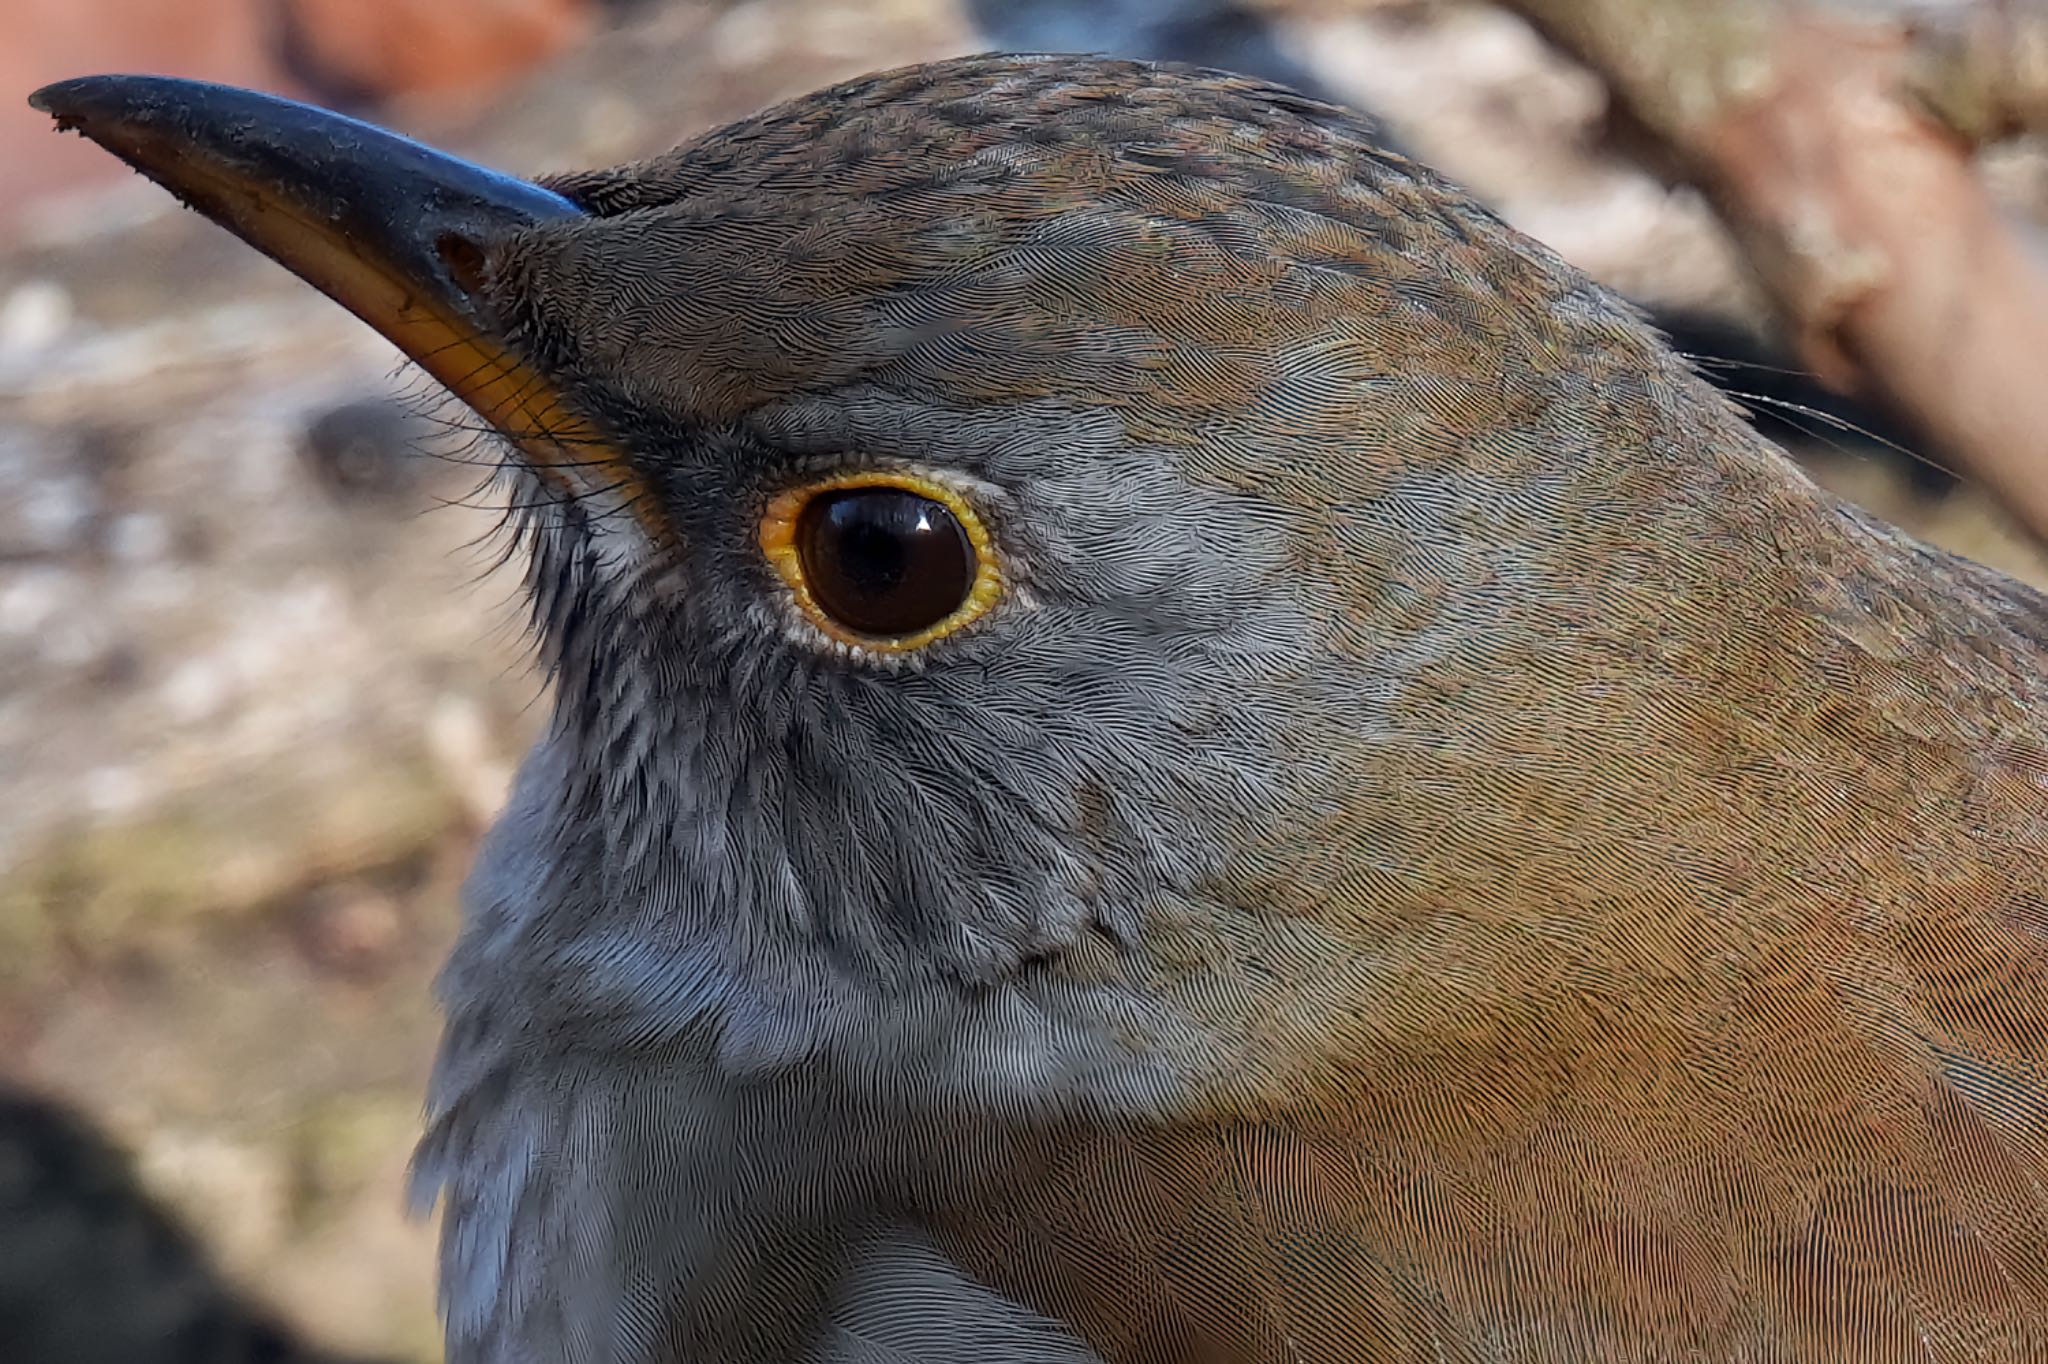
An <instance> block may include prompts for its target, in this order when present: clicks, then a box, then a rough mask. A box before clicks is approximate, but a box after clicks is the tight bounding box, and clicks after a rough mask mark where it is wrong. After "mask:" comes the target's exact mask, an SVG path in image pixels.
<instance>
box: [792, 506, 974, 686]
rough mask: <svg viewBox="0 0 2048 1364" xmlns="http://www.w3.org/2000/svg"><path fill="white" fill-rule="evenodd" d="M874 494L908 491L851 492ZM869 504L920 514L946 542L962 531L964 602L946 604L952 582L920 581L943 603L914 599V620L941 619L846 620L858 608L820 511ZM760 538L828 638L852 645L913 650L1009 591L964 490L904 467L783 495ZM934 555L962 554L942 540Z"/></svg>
mask: <svg viewBox="0 0 2048 1364" xmlns="http://www.w3.org/2000/svg"><path fill="white" fill-rule="evenodd" d="M868 491H872V492H876V493H884V494H887V493H896V494H902V495H904V496H902V497H901V498H894V499H890V498H881V499H857V498H854V497H852V496H850V495H852V494H858V493H862V492H868ZM863 502H865V503H867V504H869V505H870V506H877V505H879V506H887V505H889V504H890V503H894V504H896V508H897V510H899V511H902V512H910V511H915V512H917V518H916V520H915V525H916V527H917V528H918V529H919V530H920V531H923V532H927V533H930V534H934V535H937V536H938V537H940V539H941V540H943V539H944V537H945V536H946V535H947V534H948V533H949V532H957V537H958V540H957V543H958V544H959V547H960V548H962V549H964V550H965V551H966V556H971V559H968V558H965V557H964V556H963V561H962V562H960V563H958V565H957V567H955V566H953V565H951V564H948V567H950V568H953V570H954V571H955V572H957V575H958V577H959V579H960V581H959V582H958V584H957V586H958V602H957V604H955V605H951V606H950V607H947V606H946V605H945V602H947V601H950V600H951V597H952V592H951V591H950V590H949V587H948V585H947V584H946V583H939V584H932V583H929V582H919V583H917V584H916V585H915V588H916V590H917V591H919V592H921V593H923V594H924V599H925V601H937V602H938V603H939V604H938V605H937V606H935V607H932V608H930V609H928V610H926V611H924V612H922V613H919V612H917V611H916V609H915V608H916V606H917V605H919V604H922V603H913V604H912V606H911V608H910V609H911V612H912V615H911V618H912V619H917V618H920V616H922V615H929V616H935V617H936V618H935V619H931V620H930V622H929V623H928V624H918V625H916V626H915V628H908V629H900V630H887V629H881V628H877V627H874V626H873V625H870V626H869V628H862V627H861V626H860V625H859V624H858V623H854V622H849V621H848V620H846V619H844V617H846V616H848V615H852V614H855V612H852V611H849V610H847V609H846V608H847V603H848V600H849V596H848V591H849V589H848V588H847V585H846V583H845V582H844V581H842V580H841V575H842V566H841V565H840V564H839V563H838V562H837V560H836V559H833V557H832V556H831V555H829V554H828V553H825V552H823V551H821V549H820V545H821V531H820V529H819V527H820V524H821V520H820V518H821V512H824V511H827V510H828V509H844V508H847V507H854V508H856V509H857V508H858V507H859V506H860V505H861V503H863ZM856 514H858V512H857V511H856ZM904 524H906V525H908V524H911V523H909V522H905V523H904ZM835 529H836V526H835ZM829 533H831V532H830V531H827V532H823V534H829ZM760 540H761V550H762V553H764V554H766V555H767V556H768V562H769V563H771V564H773V565H775V571H776V572H777V573H779V574H781V575H782V580H783V582H784V583H786V584H788V586H789V590H790V595H791V596H792V597H793V598H794V599H795V601H796V604H797V607H798V609H800V610H801V611H802V612H803V614H804V617H805V619H806V620H808V621H809V622H810V624H811V625H812V626H814V627H815V628H816V629H817V630H818V631H819V632H820V633H821V634H823V635H824V636H825V637H826V638H828V639H830V640H832V641H833V642H835V643H838V644H842V645H845V646H846V647H848V648H852V649H859V650H863V651H866V652H870V653H883V654H905V653H911V652H913V651H915V650H918V649H922V648H924V647H925V646H926V645H928V644H931V643H933V642H935V641H937V640H941V639H944V638H945V637H946V636H948V635H951V634H953V633H954V632H955V631H957V630H959V629H961V628H962V627H964V626H966V625H969V624H971V623H973V622H974V621H976V620H979V619H980V618H981V617H982V616H984V615H986V614H987V613H988V611H989V609H990V608H991V607H993V606H994V605H995V604H996V602H997V601H998V600H1000V599H1001V597H1002V595H1003V576H1002V571H1001V570H1000V569H999V568H998V567H997V566H996V553H995V544H994V541H993V539H992V538H991V537H990V535H989V533H988V527H987V526H986V525H985V524H983V522H982V519H981V517H980V515H979V514H978V513H977V512H976V511H975V510H974V508H973V507H972V506H970V505H969V504H968V502H967V499H966V498H964V497H962V496H961V495H960V492H959V490H957V489H955V488H952V487H949V486H948V485H946V484H944V483H941V482H939V481H938V480H936V479H932V478H927V477H925V476H923V475H921V474H913V473H909V472H906V471H904V470H900V469H863V470H857V471H853V472H849V473H844V474H836V475H833V476H831V477H828V478H823V479H819V480H817V481H816V482H812V483H806V484H804V485H803V486H802V487H799V488H791V489H789V490H788V491H786V492H782V493H779V494H777V495H776V496H775V497H774V498H773V499H772V500H771V501H770V502H769V503H768V506H767V508H766V510H765V511H763V512H762V514H761V525H760ZM934 552H935V553H937V554H939V555H942V556H943V555H946V554H949V553H957V550H950V549H948V548H947V547H945V546H944V545H943V544H942V545H941V546H940V548H939V549H937V550H936V551H934ZM835 599H836V604H837V606H838V608H839V609H838V610H837V611H836V612H835V610H834V609H833V606H834V604H835ZM885 609H886V608H885Z"/></svg>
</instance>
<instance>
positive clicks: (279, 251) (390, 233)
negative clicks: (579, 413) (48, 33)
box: [29, 76, 600, 474]
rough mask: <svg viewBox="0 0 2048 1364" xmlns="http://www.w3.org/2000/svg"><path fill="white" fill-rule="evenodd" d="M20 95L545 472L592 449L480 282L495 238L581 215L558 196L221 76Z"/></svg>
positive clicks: (84, 82)
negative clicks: (431, 384)
mask: <svg viewBox="0 0 2048 1364" xmlns="http://www.w3.org/2000/svg"><path fill="white" fill-rule="evenodd" d="M29 103H30V104H32V105H33V106H35V107H36V108H38V109H40V110H42V111H44V112H45V113H48V114H51V115H53V116H54V117H55V118H56V120H57V126H58V127H59V128H63V129H71V130H75V131H77V132H80V133H83V134H84V135H85V136H86V137H89V138H91V139H92V140H93V141H94V142H97V143H99V144H100V145H101V146H102V147H105V148H106V149H107V150H108V151H110V152H112V153H113V154H114V155H116V156H118V157H120V158H121V159H122V160H123V161H126V162H127V163H128V164H129V165H131V166H133V167H134V168H135V169H137V170H139V171H141V172H142V173H143V174H144V175H146V176H148V177H149V178H150V179H152V180H154V181H156V182H157V183H158V184H160V185H162V186H163V187H164V188H166V189H168V190H170V191H171V193H173V194H175V195H176V196H177V197H178V198H180V199H182V200H183V201H184V202H185V203H186V204H187V205H189V206H190V207H192V208H194V209H197V210H198V211H199V212H201V213H203V214H205V215H206V216H207V217H209V218H211V219H213V220H214V221H215V222H217V223H219V224H220V225H221V226H222V227H225V228H227V229H228V230H229V231H230V232H233V233H234V234H235V235H236V236H238V237H240V238H241V239H242V240H243V241H245V242H248V243H249V244H250V245H251V246H253V247H255V248H256V249H257V250H258V251H261V252H263V253H264V254H265V255H267V256H270V257H271V258H272V259H274V260H276V261H278V262H279V263H280V264H282V265H283V266H284V267H285V268H286V269H289V270H291V271H292V272H293V273H294V274H296V275H298V276H300V277H301V278H303V279H305V280H306V281H307V282H308V283H310V284H312V285H313V286H314V287H315V288H317V289H319V290H320V291H321V292H323V293H325V294H326V295H328V297H330V298H332V299H334V300H335V301H336V302H337V303H340V304H341V305H342V306H343V307H345V308H347V309H348V310H349V311H350V312H352V313H354V314H355V315H356V316H357V317H360V318H361V319H363V321H365V322H367V323H369V324H370V325H371V326H372V327H375V328H376V329H377V330H378V331H380V332H382V333H383V334H384V335H385V336H387V337H389V338H390V339H391V340H392V341H393V342H394V343H396V344H397V346H398V347H399V348H400V349H401V350H403V351H404V352H405V353H406V354H407V355H408V356H410V357H412V359H413V360H415V361H417V362H418V363H419V365H420V367H421V368H423V369H425V370H426V371H427V372H428V373H429V374H431V375H433V376H434V378H436V379H438V380H439V381H440V382H441V383H443V384H445V385H446V386H447V387H448V388H449V390H450V391H452V392H453V393H455V395H456V396H457V397H459V398H461V399H462V400H463V401H464V402H466V403H468V404H469V405H470V406H471V407H473V408H475V409H476V410H477V412H478V413H479V414H481V415H482V416H483V418H484V419H485V420H486V421H488V422H490V423H491V424H492V425H493V426H494V427H496V428H497V429H498V430H500V431H502V432H504V433H505V434H507V435H508V436H510V437H511V438H512V439H513V440H514V442H515V443H517V444H518V445H520V447H521V448H522V450H523V452H524V453H525V454H526V456H527V458H528V459H529V460H530V461H532V462H533V463H534V464H536V465H537V466H540V467H541V469H542V471H543V472H544V473H545V472H548V466H554V465H562V464H566V463H567V462H569V461H570V460H574V461H576V462H577V463H579V464H583V465H588V464H590V463H591V462H592V453H593V452H592V449H591V446H592V445H593V444H598V443H600V441H599V437H598V435H597V433H596V432H595V431H594V430H592V429H591V428H589V427H588V426H587V425H586V424H585V423H583V422H582V421H581V420H580V419H579V418H576V417H574V416H572V415H571V414H570V413H568V412H566V411H565V410H564V409H563V407H562V404H561V401H560V396H559V394H558V393H557V392H556V391H555V389H554V387H553V386H552V385H551V384H549V383H548V382H547V381H546V380H545V378H544V377H543V376H541V375H540V374H538V373H536V372H535V371H534V370H533V368H532V367H531V365H530V364H529V363H527V362H526V361H524V360H522V359H521V358H520V357H519V356H518V355H516V354H515V353H514V352H513V350H512V349H511V348H510V347H509V346H508V345H507V344H506V342H505V339H504V337H503V335H502V330H501V328H500V326H499V325H498V323H497V321H496V320H495V319H494V318H493V316H492V313H491V309H490V307H489V303H488V300H487V299H486V297H485V294H484V288H485V283H486V281H485V269H486V261H487V259H488V252H489V251H490V249H491V247H492V246H493V244H494V243H497V242H501V241H503V240H504V239H505V238H507V237H508V236H510V235H512V234H514V233H516V232H518V231H519V230H521V229H522V228H528V227H532V226H534V225H536V224H540V223H545V222H549V221H552V220H556V219H563V218H575V217H580V216H581V211H580V210H579V209H578V208H577V207H576V206H575V205H574V204H572V203H570V202H569V201H568V200H567V199H564V198H563V197H561V196H560V195H558V194H555V193H553V192H551V191H549V190H546V189H543V188H541V187H540V186H539V185H535V184H532V183H530V182H528V181H525V180H519V179H515V178H513V177H511V176H508V175H501V174H499V173H497V172H495V171H491V170H486V169H484V168H483V167H481V166H477V165H473V164H471V163H470V162H467V161H463V160H460V159H459V158H456V157H453V156H449V155H446V154H445V153H442V152H438V151H435V150H433V149H432V148H430V147H425V146H422V145H420V144H419V143H417V142H413V141H411V140H409V139H407V138H403V137H399V136H397V135H396V134H394V133H389V132H386V131H384V130H383V129H381V128H375V127H372V126H370V125H369V124H367V123H362V122H358V121H357V120H355V119H352V118H347V117H344V116H343V115H340V114H335V113H330V112H328V111H327V110H324V109H315V108H311V107H309V106H307V105H303V104H296V103H293V102H292V101H290V100H285V99H278V98H276V97H274V96H271V95H262V94H257V93H255V92H254V91H250V90H237V89H234V88H232V87H230V86H223V85H209V84H206V83H203V82H199V81H186V80H174V79H171V78H168V77H162V76H84V77H80V78H79V79H76V80H68V81H60V82H58V83H57V84H55V85H49V86H45V87H44V88H42V89H41V90H38V91H36V92H35V94H33V95H32V96H30V97H29ZM572 452H574V453H572ZM556 472H557V473H558V474H559V472H560V471H559V470H557V471H556Z"/></svg>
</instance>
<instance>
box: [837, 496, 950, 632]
mask: <svg viewBox="0 0 2048 1364" xmlns="http://www.w3.org/2000/svg"><path fill="white" fill-rule="evenodd" d="M797 553H798V555H799V556H800V557H801V558H802V559H803V565H804V580H805V581H806V582H808V583H809V584H810V588H811V597H812V598H813V599H814V600H815V601H816V602H817V603H818V606H819V607H820V608H821V609H823V610H824V612H825V614H827V615H829V616H831V617H832V619H833V620H835V621H837V622H839V624H841V625H843V626H845V627H846V628H847V629H849V630H853V631H857V632H858V633H860V634H864V635H884V636H887V635H909V634H915V633H917V632H918V631H919V630H927V629H930V628H931V627H932V626H934V625H937V624H938V623H939V622H940V621H942V620H944V619H945V618H946V617H947V616H950V615H952V614H953V612H954V611H955V610H957V609H958V608H959V606H960V603H961V602H963V601H965V600H967V593H968V591H969V589H971V588H972V587H973V586H974V576H975V559H974V545H973V543H972V542H971V541H970V540H969V539H968V538H967V532H966V531H965V530H964V529H962V528H961V525H960V522H959V519H958V518H957V517H955V516H954V515H953V513H952V511H951V509H949V508H948V507H947V506H946V504H945V503H943V502H935V501H933V500H932V499H931V498H929V497H925V496H922V495H921V494H918V493H914V492H911V491H909V490H907V489H904V488H842V489H839V490H838V491H836V492H827V493H820V494H819V495H818V496H816V497H814V498H812V499H811V500H810V502H809V503H807V504H806V505H805V506H804V510H803V516H802V519H801V520H800V521H799V522H798V523H797Z"/></svg>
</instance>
